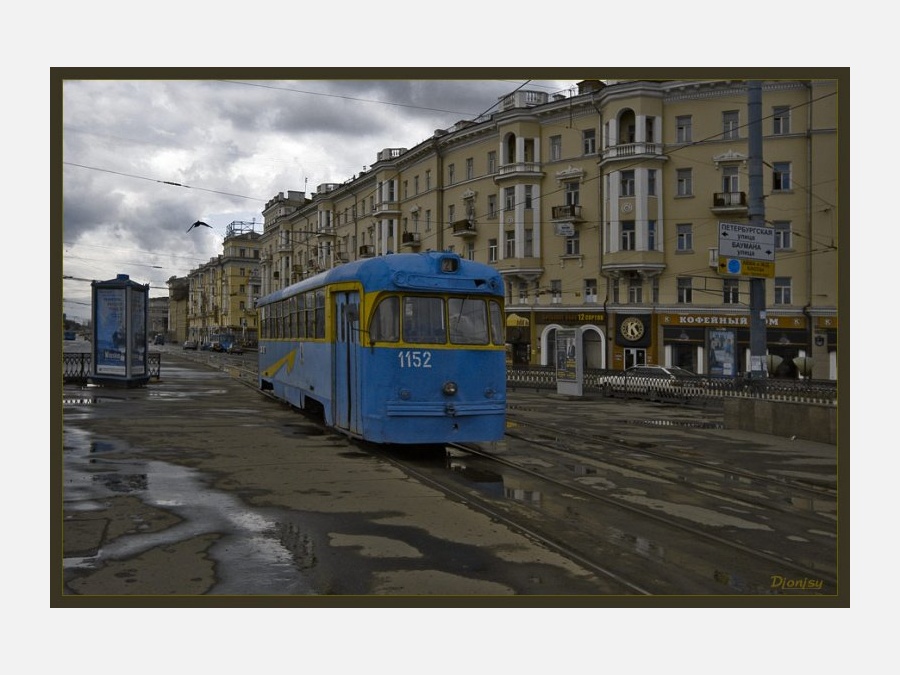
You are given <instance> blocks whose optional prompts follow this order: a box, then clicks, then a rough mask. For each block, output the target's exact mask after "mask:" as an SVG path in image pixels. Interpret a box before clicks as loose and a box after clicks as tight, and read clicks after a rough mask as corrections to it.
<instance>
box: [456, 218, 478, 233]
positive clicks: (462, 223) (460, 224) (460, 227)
mask: <svg viewBox="0 0 900 675" xmlns="http://www.w3.org/2000/svg"><path fill="white" fill-rule="evenodd" d="M477 234H478V229H477V228H476V227H475V223H474V222H473V221H471V220H469V219H468V218H466V219H464V220H455V221H453V236H454V237H474V236H476V235H477Z"/></svg>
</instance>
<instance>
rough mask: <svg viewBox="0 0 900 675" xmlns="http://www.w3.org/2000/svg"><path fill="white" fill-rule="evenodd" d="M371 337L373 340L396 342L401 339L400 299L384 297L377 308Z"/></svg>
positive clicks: (370, 332)
mask: <svg viewBox="0 0 900 675" xmlns="http://www.w3.org/2000/svg"><path fill="white" fill-rule="evenodd" d="M369 337H370V338H371V340H372V341H373V342H396V341H397V340H399V339H400V299H399V298H398V297H396V296H392V297H388V298H384V300H382V301H381V302H379V303H378V307H376V308H375V313H374V314H373V315H372V323H371V324H370V325H369Z"/></svg>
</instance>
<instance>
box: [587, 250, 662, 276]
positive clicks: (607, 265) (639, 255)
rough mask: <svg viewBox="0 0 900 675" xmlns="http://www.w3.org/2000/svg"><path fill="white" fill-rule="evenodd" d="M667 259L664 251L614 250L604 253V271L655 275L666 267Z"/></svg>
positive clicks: (607, 272)
mask: <svg viewBox="0 0 900 675" xmlns="http://www.w3.org/2000/svg"><path fill="white" fill-rule="evenodd" d="M665 260H666V257H665V253H663V252H662V251H614V252H611V253H604V254H603V268H602V272H603V274H610V275H615V274H616V273H621V272H639V273H643V274H647V275H655V274H659V273H660V272H662V271H663V270H664V269H665V268H666V262H665Z"/></svg>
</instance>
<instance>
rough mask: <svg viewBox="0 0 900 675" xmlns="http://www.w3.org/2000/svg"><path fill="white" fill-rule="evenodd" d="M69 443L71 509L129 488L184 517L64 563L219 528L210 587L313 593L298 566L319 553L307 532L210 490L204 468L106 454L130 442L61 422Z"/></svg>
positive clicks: (89, 565) (136, 551)
mask: <svg viewBox="0 0 900 675" xmlns="http://www.w3.org/2000/svg"><path fill="white" fill-rule="evenodd" d="M64 449H65V453H64V468H63V473H64V479H65V480H64V503H65V508H66V510H67V511H69V512H75V511H77V510H81V511H84V510H87V509H88V508H89V507H90V506H92V505H93V506H95V507H100V508H102V502H103V499H104V498H107V497H110V496H113V495H121V494H122V493H130V494H132V496H136V497H138V498H139V499H140V500H141V501H142V502H144V503H145V504H147V505H148V506H149V507H152V508H162V509H166V510H168V511H170V512H172V513H174V514H175V515H177V516H179V517H180V518H181V519H182V520H181V521H180V522H179V523H178V524H176V525H173V526H172V527H168V528H167V529H164V530H160V531H156V532H142V533H139V534H126V535H123V536H120V537H118V538H116V539H113V540H112V541H110V542H107V543H105V544H103V545H102V546H101V549H100V551H99V554H98V555H97V556H96V557H93V558H83V557H78V558H71V559H66V560H64V561H63V563H64V567H65V568H66V569H70V570H73V569H81V570H85V571H89V570H91V569H96V568H98V567H100V566H102V565H105V564H106V563H108V562H111V561H114V560H125V559H129V558H133V557H135V556H138V555H141V554H143V553H145V552H147V551H150V550H152V549H156V548H158V547H164V546H171V545H174V544H178V543H180V542H183V541H186V540H188V539H191V538H194V537H198V536H202V535H207V534H217V535H221V538H220V539H219V541H218V542H217V543H215V544H213V545H212V547H211V548H210V549H209V555H210V557H211V558H212V559H213V560H214V561H215V563H216V565H215V573H216V583H215V586H214V587H213V589H212V590H211V592H210V593H211V594H236V595H248V594H254V595H256V594H269V595H286V594H311V593H313V590H312V588H311V585H310V583H309V580H308V578H306V577H305V576H304V575H303V574H302V573H301V570H302V569H306V568H308V567H309V565H310V561H314V560H315V557H314V556H313V555H312V554H311V552H310V551H309V546H310V545H311V544H310V542H309V541H308V539H307V540H305V541H304V535H303V534H302V533H299V532H295V533H293V534H292V535H289V536H286V533H285V531H284V527H283V525H281V524H280V523H279V521H278V519H277V518H276V517H275V516H272V515H269V514H268V513H266V512H263V511H261V510H259V509H252V508H250V507H248V506H247V505H246V504H244V503H242V502H241V501H239V500H238V499H236V498H235V497H233V496H232V495H230V494H227V493H223V492H218V491H214V490H211V489H210V488H209V487H208V484H207V479H206V477H205V476H204V475H203V474H202V473H201V472H199V471H197V470H194V469H189V468H186V467H182V466H176V465H173V464H168V463H166V462H160V461H146V462H145V461H140V460H134V459H128V460H117V459H116V458H115V457H109V456H105V455H104V454H103V453H109V452H111V451H115V450H119V451H125V450H131V449H130V448H125V447H123V446H122V445H121V444H117V443H113V442H107V441H101V440H99V439H95V438H93V437H92V436H91V435H90V434H89V433H87V432H85V431H83V430H79V429H76V428H73V427H71V426H66V427H65V429H64ZM98 453H101V454H99V455H98ZM75 506H78V507H79V508H78V509H76V508H74V507H75ZM95 511H96V509H95ZM301 563H302V564H301Z"/></svg>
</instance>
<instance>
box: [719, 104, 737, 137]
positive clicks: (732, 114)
mask: <svg viewBox="0 0 900 675" xmlns="http://www.w3.org/2000/svg"><path fill="white" fill-rule="evenodd" d="M739 122H740V118H739V117H738V111H737V110H726V111H725V112H723V113H722V138H724V139H725V140H727V141H729V140H734V139H736V138H738V125H739Z"/></svg>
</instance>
